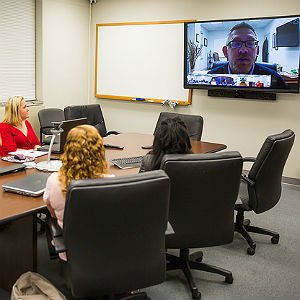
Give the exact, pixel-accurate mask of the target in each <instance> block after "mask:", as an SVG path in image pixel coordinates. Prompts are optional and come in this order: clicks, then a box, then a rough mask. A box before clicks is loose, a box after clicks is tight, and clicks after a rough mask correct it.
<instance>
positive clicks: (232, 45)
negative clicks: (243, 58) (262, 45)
mask: <svg viewBox="0 0 300 300" xmlns="http://www.w3.org/2000/svg"><path fill="white" fill-rule="evenodd" d="M243 44H245V46H246V47H247V48H252V49H253V48H256V47H257V46H258V41H244V42H242V41H231V42H229V43H228V44H227V46H229V47H230V48H233V49H237V48H242V46H243Z"/></svg>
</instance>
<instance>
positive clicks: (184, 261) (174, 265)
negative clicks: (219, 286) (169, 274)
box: [166, 249, 233, 300]
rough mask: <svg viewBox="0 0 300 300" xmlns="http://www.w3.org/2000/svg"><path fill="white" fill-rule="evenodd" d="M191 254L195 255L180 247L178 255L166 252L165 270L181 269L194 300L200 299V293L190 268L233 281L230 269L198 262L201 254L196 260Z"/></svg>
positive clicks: (229, 281) (226, 280)
mask: <svg viewBox="0 0 300 300" xmlns="http://www.w3.org/2000/svg"><path fill="white" fill-rule="evenodd" d="M193 256H195V255H192V256H190V255H189V249H180V256H179V257H177V256H174V255H171V254H168V253H167V254H166V259H167V261H168V263H167V270H168V271H169V270H178V269H180V270H182V271H183V273H184V275H185V277H186V279H187V281H188V285H189V288H190V291H191V293H192V298H193V299H194V300H199V299H201V293H200V292H199V291H198V288H197V286H196V284H195V282H194V279H193V276H192V273H191V269H194V270H200V271H205V272H210V273H215V274H219V275H222V276H224V277H225V282H227V283H232V282H233V276H232V273H231V272H230V271H227V270H225V269H222V268H218V267H215V266H212V265H208V264H205V263H202V262H200V260H202V255H201V257H200V258H196V260H191V258H192V257H193Z"/></svg>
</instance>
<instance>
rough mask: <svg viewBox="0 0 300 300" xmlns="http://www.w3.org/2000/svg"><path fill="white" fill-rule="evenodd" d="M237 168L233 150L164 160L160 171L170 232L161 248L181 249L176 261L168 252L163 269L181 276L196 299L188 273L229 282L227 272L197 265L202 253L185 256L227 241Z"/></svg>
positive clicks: (239, 159)
mask: <svg viewBox="0 0 300 300" xmlns="http://www.w3.org/2000/svg"><path fill="white" fill-rule="evenodd" d="M242 165H243V160H242V157H241V155H240V154H239V153H238V152H219V153H207V154H169V155H165V156H164V157H163V160H162V163H161V168H162V169H163V170H165V171H166V173H167V174H168V176H169V177H170V180H171V196H170V210H169V222H170V224H171V225H172V227H173V229H174V231H175V233H174V234H171V235H167V236H166V248H167V249H179V251H180V256H179V257H177V256H174V255H171V254H169V253H168V254H167V261H168V263H167V270H174V269H181V270H182V271H183V272H184V274H185V277H186V279H187V281H188V284H189V288H190V290H191V292H192V298H193V299H195V300H196V299H200V298H201V293H200V292H199V291H198V289H197V287H196V285H195V283H194V280H193V277H192V274H191V269H196V270H202V271H205V272H212V273H216V274H220V275H222V276H225V281H226V282H227V283H232V282H233V276H232V273H231V272H230V271H227V270H224V269H221V268H218V267H215V266H211V265H208V264H205V263H202V262H201V260H202V255H200V257H198V254H193V255H191V256H190V249H191V248H202V247H212V246H217V245H223V244H228V243H231V242H232V240H233V235H234V203H235V201H236V198H237V195H238V190H239V182H240V176H241V172H242Z"/></svg>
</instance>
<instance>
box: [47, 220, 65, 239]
mask: <svg viewBox="0 0 300 300" xmlns="http://www.w3.org/2000/svg"><path fill="white" fill-rule="evenodd" d="M46 222H47V225H48V229H49V232H50V235H51V237H52V238H53V239H54V238H55V237H59V236H62V229H61V228H60V227H59V225H58V224H57V219H55V218H50V219H48V220H47V221H46Z"/></svg>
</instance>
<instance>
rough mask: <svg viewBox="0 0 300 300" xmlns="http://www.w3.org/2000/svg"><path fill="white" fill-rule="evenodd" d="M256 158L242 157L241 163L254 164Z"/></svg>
mask: <svg viewBox="0 0 300 300" xmlns="http://www.w3.org/2000/svg"><path fill="white" fill-rule="evenodd" d="M255 160H256V157H243V162H255Z"/></svg>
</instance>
